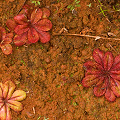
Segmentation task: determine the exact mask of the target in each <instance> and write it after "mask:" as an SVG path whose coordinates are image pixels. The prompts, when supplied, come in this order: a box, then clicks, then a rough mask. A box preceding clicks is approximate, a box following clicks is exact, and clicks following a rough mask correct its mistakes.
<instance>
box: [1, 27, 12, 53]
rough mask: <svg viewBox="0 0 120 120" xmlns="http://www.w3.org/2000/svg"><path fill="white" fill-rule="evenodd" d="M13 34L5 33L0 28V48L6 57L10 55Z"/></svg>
mask: <svg viewBox="0 0 120 120" xmlns="http://www.w3.org/2000/svg"><path fill="white" fill-rule="evenodd" d="M12 37H13V33H7V34H6V31H5V29H4V28H2V27H0V47H1V49H2V51H3V53H4V54H6V55H8V54H11V53H12V46H11V45H10V43H11V42H12Z"/></svg>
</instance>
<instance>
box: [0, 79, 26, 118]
mask: <svg viewBox="0 0 120 120" xmlns="http://www.w3.org/2000/svg"><path fill="white" fill-rule="evenodd" d="M14 90H15V84H14V83H13V82H12V81H10V80H8V81H6V82H5V83H4V84H3V83H0V120H11V112H10V108H11V109H13V110H14V111H21V110H22V109H23V106H22V104H21V103H20V102H19V101H22V100H23V99H25V98H26V92H24V91H23V90H16V91H15V92H14Z"/></svg>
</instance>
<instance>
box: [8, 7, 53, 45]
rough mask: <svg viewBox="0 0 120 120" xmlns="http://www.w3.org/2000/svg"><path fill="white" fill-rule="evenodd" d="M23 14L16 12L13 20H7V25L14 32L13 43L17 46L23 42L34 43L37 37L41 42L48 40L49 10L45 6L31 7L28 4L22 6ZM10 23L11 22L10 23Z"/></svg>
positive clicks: (50, 24)
mask: <svg viewBox="0 0 120 120" xmlns="http://www.w3.org/2000/svg"><path fill="white" fill-rule="evenodd" d="M24 9H25V12H24V14H18V15H17V16H15V17H14V21H15V23H16V24H17V25H16V24H14V22H13V21H10V20H9V21H7V26H8V28H9V29H10V30H13V29H14V32H15V33H16V35H15V37H14V43H15V45H17V46H21V45H24V44H25V43H27V44H31V43H36V42H37V41H38V40H39V39H40V41H41V42H42V43H46V42H48V41H49V40H50V33H49V32H48V31H49V30H50V29H51V28H52V23H51V21H50V20H49V19H47V18H48V17H49V16H50V11H49V9H47V8H37V9H31V7H30V6H28V5H25V6H24ZM11 23H12V24H11Z"/></svg>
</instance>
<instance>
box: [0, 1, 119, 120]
mask: <svg viewBox="0 0 120 120" xmlns="http://www.w3.org/2000/svg"><path fill="white" fill-rule="evenodd" d="M36 1H37V0H36ZM39 1H40V3H41V4H40V7H47V8H49V9H50V10H51V16H50V20H51V21H52V23H53V28H52V30H51V31H50V32H51V41H50V42H49V43H47V44H42V43H40V42H37V43H35V44H32V45H29V46H21V47H16V46H15V45H14V44H13V53H12V54H11V55H8V56H6V55H4V54H3V53H2V51H1V50H0V81H2V82H4V81H6V79H11V80H12V81H14V82H15V83H16V86H17V88H16V89H22V90H24V91H26V92H27V98H26V99H25V100H24V101H22V104H23V105H24V110H23V111H21V112H15V111H13V110H11V111H12V117H13V119H12V120H47V118H49V120H117V119H118V120H119V119H120V98H117V99H116V101H115V102H112V103H110V102H108V101H107V100H106V99H105V98H104V96H102V97H95V96H94V94H93V87H91V88H84V87H83V86H82V84H81V80H82V78H83V77H84V69H83V63H84V62H85V61H87V60H89V59H93V58H92V51H93V49H95V48H100V49H101V50H104V51H107V50H109V51H112V52H113V54H114V55H115V56H116V55H117V54H119V53H120V50H119V46H120V41H115V40H107V39H104V40H101V39H99V40H95V39H94V38H87V37H77V36H53V33H58V32H59V31H60V30H61V29H62V28H66V29H67V30H68V31H67V32H69V33H77V34H79V33H82V34H88V35H95V36H105V37H108V33H114V35H116V36H117V38H120V11H115V10H114V9H113V6H114V7H115V8H116V9H120V1H119V0H118V1H117V3H116V2H115V1H114V0H111V2H107V0H101V2H102V3H103V6H102V8H103V10H107V11H105V16H106V17H105V16H104V15H103V14H102V13H100V12H101V11H100V6H99V5H100V4H99V2H98V0H81V1H80V3H79V4H80V7H76V8H75V9H74V10H73V11H70V9H68V8H67V6H68V5H70V4H72V2H73V0H39ZM108 1H110V0H108ZM30 2H31V1H30V0H28V1H27V3H30ZM90 3H91V6H88V5H90ZM23 4H24V0H3V1H2V0H0V25H1V26H3V27H6V25H5V22H6V20H7V19H9V18H13V17H14V16H15V15H17V13H18V12H19V10H20V9H21V7H22V6H23ZM99 13H100V14H99ZM67 32H66V33H67ZM110 37H113V36H110ZM45 118H46V119H45Z"/></svg>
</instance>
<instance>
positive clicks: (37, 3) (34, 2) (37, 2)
mask: <svg viewBox="0 0 120 120" xmlns="http://www.w3.org/2000/svg"><path fill="white" fill-rule="evenodd" d="M31 3H33V4H35V6H38V5H40V1H34V0H31Z"/></svg>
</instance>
